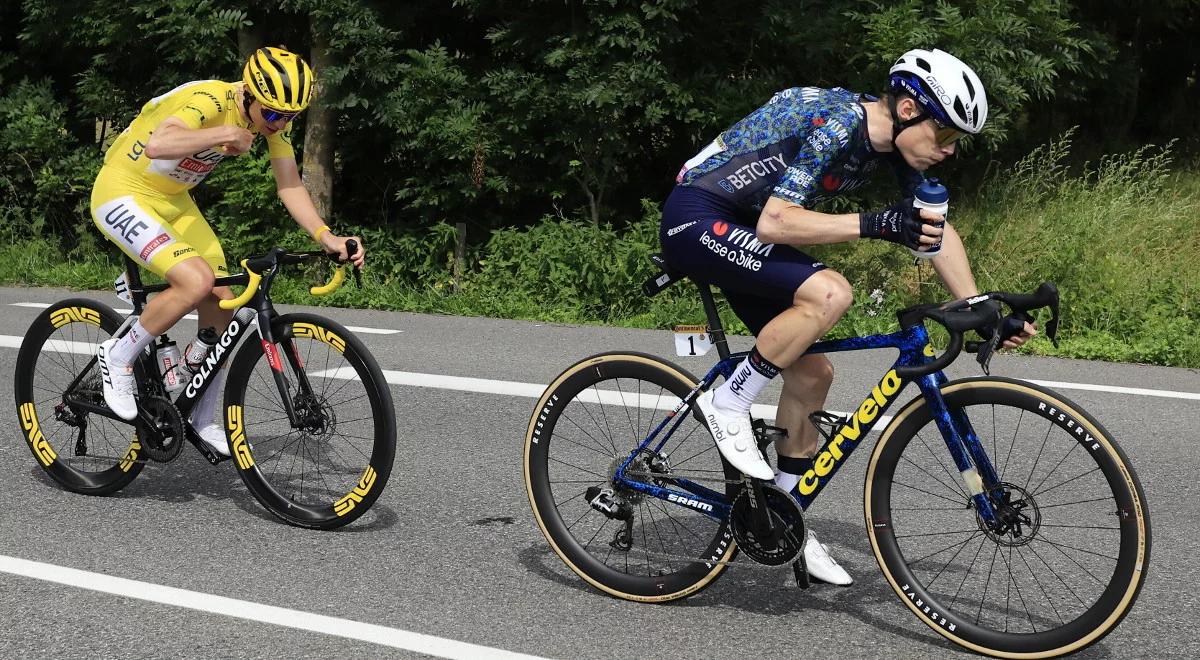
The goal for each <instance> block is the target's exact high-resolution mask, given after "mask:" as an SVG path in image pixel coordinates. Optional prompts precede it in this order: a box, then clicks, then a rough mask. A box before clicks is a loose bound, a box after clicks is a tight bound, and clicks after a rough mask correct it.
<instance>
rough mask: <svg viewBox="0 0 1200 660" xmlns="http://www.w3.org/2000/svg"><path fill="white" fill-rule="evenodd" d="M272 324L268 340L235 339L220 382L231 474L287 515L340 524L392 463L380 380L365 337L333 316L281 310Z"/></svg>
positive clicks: (392, 442)
mask: <svg viewBox="0 0 1200 660" xmlns="http://www.w3.org/2000/svg"><path fill="white" fill-rule="evenodd" d="M271 334H272V337H273V338H274V343H271V344H264V343H263V342H246V343H245V344H244V345H243V346H242V348H241V349H239V351H238V353H237V356H236V357H235V358H234V361H233V364H232V366H231V367H230V374H229V382H228V384H227V385H226V388H225V429H226V435H227V437H228V440H229V447H230V451H231V453H232V454H233V458H234V462H235V463H236V464H237V468H238V474H239V475H241V477H242V481H244V482H245V484H246V487H247V488H248V489H250V492H251V493H252V494H253V495H254V497H255V498H256V499H257V500H258V501H259V502H260V503H261V504H262V505H263V506H264V507H266V508H267V510H268V511H270V512H271V513H272V514H274V515H275V516H277V517H279V518H281V519H282V520H284V521H285V522H288V523H290V524H292V525H296V526H298V527H307V528H312V529H334V528H337V527H341V526H343V525H346V524H348V523H350V522H352V521H354V520H355V519H357V518H358V517H359V516H361V515H362V514H363V513H365V512H366V511H367V509H369V508H371V505H372V504H374V503H375V500H377V499H378V498H379V495H380V493H382V492H383V488H384V485H386V484H387V480H388V476H389V475H391V472H392V461H393V459H394V458H395V454H396V412H395V409H394V407H393V405H392V397H391V393H390V392H389V390H388V385H387V381H385V380H384V377H383V373H382V372H381V371H380V370H379V365H378V364H376V363H375V359H374V358H373V357H372V356H371V354H370V353H369V352H368V351H367V348H366V346H364V345H363V343H362V342H361V341H360V340H359V339H358V338H357V337H355V336H354V335H353V334H351V333H350V332H349V331H348V330H346V329H345V328H344V327H342V326H341V325H339V324H337V323H334V322H333V321H330V320H328V319H325V318H322V317H320V316H317V315H315V314H304V313H298V314H287V315H284V316H280V317H277V318H276V319H274V320H273V321H272V322H271ZM281 392H283V393H284V394H283V395H281ZM285 396H286V398H287V404H285V402H284V397H285ZM289 406H290V408H291V410H292V416H290V417H289V413H288V410H287V408H288V407H289Z"/></svg>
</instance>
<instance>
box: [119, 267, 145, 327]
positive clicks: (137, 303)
mask: <svg viewBox="0 0 1200 660" xmlns="http://www.w3.org/2000/svg"><path fill="white" fill-rule="evenodd" d="M122 256H124V257H125V283H126V284H128V285H129V299H130V300H132V301H133V315H134V316H141V315H142V308H143V307H145V306H146V291H145V290H144V289H143V288H142V275H141V273H139V272H138V265H137V264H136V263H134V261H133V259H130V258H129V256H128V255H122Z"/></svg>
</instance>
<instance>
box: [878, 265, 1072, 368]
mask: <svg viewBox="0 0 1200 660" xmlns="http://www.w3.org/2000/svg"><path fill="white" fill-rule="evenodd" d="M989 300H994V301H997V302H1001V303H1004V304H1005V305H1007V306H1008V308H1009V309H1010V310H1012V314H1013V315H1014V316H1017V317H1018V318H1021V319H1022V320H1027V321H1032V320H1033V317H1032V316H1030V315H1029V312H1031V311H1034V310H1037V309H1041V308H1043V307H1049V308H1050V311H1051V315H1052V317H1051V319H1050V321H1049V322H1048V323H1047V324H1046V336H1047V337H1049V338H1050V341H1052V342H1054V345H1055V346H1057V345H1058V339H1057V337H1058V287H1056V286H1055V285H1054V283H1053V282H1043V283H1042V284H1041V286H1039V287H1038V288H1037V290H1036V291H1034V292H1033V293H1012V292H1008V291H993V292H990V293H985V294H983V295H979V296H972V297H970V298H966V299H963V300H954V301H951V302H948V303H939V304H932V305H917V306H915V307H909V308H907V309H902V310H900V311H899V312H897V314H896V316H897V317H898V318H899V320H900V325H901V327H904V328H910V327H912V326H914V325H917V324H919V323H923V322H924V321H925V319H931V320H933V321H936V322H937V323H939V324H940V325H941V326H942V327H944V328H946V330H947V331H948V332H949V333H950V343H949V345H948V346H947V347H946V350H945V351H944V352H943V353H942V354H941V355H940V356H938V357H937V358H936V359H935V360H933V361H932V362H927V363H925V364H920V365H903V366H899V367H896V374H897V375H899V376H900V377H901V378H904V379H906V380H911V379H914V378H918V377H920V376H924V375H926V374H930V373H933V372H935V371H941V370H942V369H945V368H946V367H947V366H949V365H950V363H951V362H954V360H955V358H957V357H958V354H959V353H960V352H961V351H962V349H963V333H964V332H966V331H968V330H975V331H976V332H979V331H980V330H984V329H990V330H991V338H990V339H989V340H988V341H986V342H980V343H976V342H970V343H969V344H968V347H967V350H968V351H969V352H974V351H978V361H979V364H980V365H981V366H982V367H983V369H984V371H985V372H986V371H987V368H988V364H989V362H990V361H991V357H992V352H993V351H995V349H996V347H997V346H998V345H999V343H1000V341H1001V340H1002V339H1003V337H1001V336H1000V334H1001V333H1000V326H1001V324H1002V322H1003V320H1004V316H1003V315H1002V314H1001V313H1000V310H999V309H998V308H997V307H993V306H988V307H983V308H979V309H976V308H975V306H976V305H979V304H980V303H983V302H986V301H989ZM980 334H983V333H980Z"/></svg>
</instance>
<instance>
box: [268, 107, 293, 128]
mask: <svg viewBox="0 0 1200 660" xmlns="http://www.w3.org/2000/svg"><path fill="white" fill-rule="evenodd" d="M299 114H300V113H299V112H280V111H278V110H272V109H270V108H268V107H267V106H265V105H264V106H262V118H263V121H265V122H267V123H268V124H271V123H274V122H277V121H279V120H280V119H282V120H283V121H285V122H288V121H291V120H293V119H295V118H296V116H297V115H299Z"/></svg>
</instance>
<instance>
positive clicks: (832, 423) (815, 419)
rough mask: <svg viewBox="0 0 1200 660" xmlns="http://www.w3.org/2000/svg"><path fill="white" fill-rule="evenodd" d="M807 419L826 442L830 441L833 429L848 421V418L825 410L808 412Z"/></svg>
mask: <svg viewBox="0 0 1200 660" xmlns="http://www.w3.org/2000/svg"><path fill="white" fill-rule="evenodd" d="M808 421H809V422H810V423H811V424H812V425H813V426H814V427H816V429H817V433H820V434H821V437H822V438H825V441H826V442H832V441H833V435H834V434H833V432H834V430H836V429H837V428H838V427H839V426H842V425H843V424H845V423H846V422H848V421H850V418H849V417H842V416H841V415H835V414H833V413H831V412H829V411H827V410H818V411H816V412H813V413H809V415H808Z"/></svg>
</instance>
